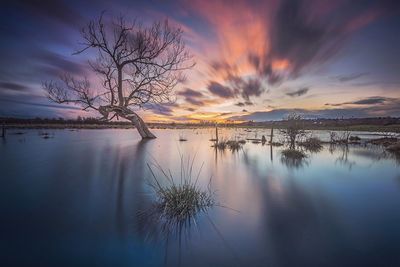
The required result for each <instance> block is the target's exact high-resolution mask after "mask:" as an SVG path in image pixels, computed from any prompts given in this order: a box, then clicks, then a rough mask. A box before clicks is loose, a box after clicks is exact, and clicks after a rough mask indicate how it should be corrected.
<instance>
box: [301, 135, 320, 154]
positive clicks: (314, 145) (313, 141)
mask: <svg viewBox="0 0 400 267" xmlns="http://www.w3.org/2000/svg"><path fill="white" fill-rule="evenodd" d="M298 145H299V146H301V147H304V148H305V149H306V150H308V151H312V152H318V151H320V150H321V149H322V141H321V139H319V138H317V137H310V138H307V139H306V140H305V141H303V142H299V143H298Z"/></svg>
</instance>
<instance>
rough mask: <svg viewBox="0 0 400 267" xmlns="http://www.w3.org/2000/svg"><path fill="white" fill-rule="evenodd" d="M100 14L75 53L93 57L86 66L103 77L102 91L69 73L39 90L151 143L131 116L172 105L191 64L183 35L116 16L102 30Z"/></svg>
mask: <svg viewBox="0 0 400 267" xmlns="http://www.w3.org/2000/svg"><path fill="white" fill-rule="evenodd" d="M103 15H104V12H103V13H102V14H101V15H100V17H99V18H98V19H96V20H92V21H90V22H89V23H88V24H87V25H86V27H84V28H83V29H82V32H81V34H82V37H83V43H82V45H83V48H82V49H81V50H79V51H77V52H75V53H74V54H81V53H83V52H85V51H87V50H89V49H93V50H95V51H96V52H97V58H96V60H94V61H89V65H90V67H91V69H92V70H93V71H94V72H95V73H96V74H97V75H98V76H99V77H100V78H101V81H102V85H101V86H99V87H100V88H93V87H92V86H91V83H90V82H89V81H88V79H86V78H84V79H76V78H75V77H73V76H72V75H69V74H65V75H63V76H62V77H61V80H60V81H58V82H54V81H50V82H45V83H44V84H43V87H44V89H45V90H46V91H47V95H48V97H49V99H50V100H52V101H54V102H56V103H67V104H77V105H80V106H81V107H82V109H83V110H88V109H92V110H96V111H98V112H99V113H100V114H101V115H102V116H103V117H102V118H101V119H102V120H111V119H113V118H114V117H117V118H118V117H122V118H124V119H127V120H129V121H131V122H132V123H133V125H134V126H135V127H136V129H137V130H138V132H139V134H140V135H141V137H142V138H155V136H154V135H153V134H152V133H151V132H150V130H149V129H148V127H147V126H146V124H145V122H144V121H143V120H142V118H140V117H139V116H138V114H137V113H136V112H135V111H136V110H138V109H145V108H148V107H149V106H150V105H154V104H156V105H158V104H165V103H170V102H172V101H173V99H172V97H173V88H174V87H175V86H176V85H177V84H178V83H179V82H181V81H182V80H183V79H184V76H183V71H184V70H185V69H188V68H191V67H192V66H193V65H194V63H193V61H192V56H191V55H190V54H189V53H188V51H187V50H186V48H185V44H184V42H183V41H182V33H183V32H182V30H181V29H180V28H173V27H171V26H170V25H169V24H168V21H167V20H166V21H164V22H156V23H154V24H152V25H151V26H149V27H144V26H142V25H141V24H140V23H138V22H137V21H134V22H132V23H127V22H126V20H125V18H124V17H119V18H118V19H112V20H111V21H110V22H109V23H107V25H106V23H105V21H104V18H103V17H104V16H103Z"/></svg>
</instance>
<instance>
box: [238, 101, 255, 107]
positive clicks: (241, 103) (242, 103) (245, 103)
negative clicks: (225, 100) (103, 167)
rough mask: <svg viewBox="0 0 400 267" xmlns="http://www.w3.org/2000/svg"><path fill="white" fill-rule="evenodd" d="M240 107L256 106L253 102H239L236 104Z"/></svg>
mask: <svg viewBox="0 0 400 267" xmlns="http://www.w3.org/2000/svg"><path fill="white" fill-rule="evenodd" d="M235 105H236V106H238V107H244V106H252V105H254V104H253V102H250V101H246V102H238V103H236V104H235Z"/></svg>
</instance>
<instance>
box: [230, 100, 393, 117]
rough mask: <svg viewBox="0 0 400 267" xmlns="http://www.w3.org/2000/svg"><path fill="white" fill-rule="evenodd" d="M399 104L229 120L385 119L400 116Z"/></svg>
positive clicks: (269, 113)
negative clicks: (298, 117) (295, 117)
mask: <svg viewBox="0 0 400 267" xmlns="http://www.w3.org/2000/svg"><path fill="white" fill-rule="evenodd" d="M399 104H400V103H399V102H397V103H396V104H393V105H387V106H380V107H368V108H337V109H316V110H307V109H275V110H271V111H259V112H253V113H250V114H247V115H242V116H232V117H230V118H229V119H231V120H235V121H248V120H253V121H270V120H282V119H283V118H285V117H286V116H287V115H288V114H290V113H292V112H296V113H297V114H300V115H302V116H303V117H304V118H307V119H316V118H354V117H358V118H367V117H386V116H397V117H398V116H400V105H399Z"/></svg>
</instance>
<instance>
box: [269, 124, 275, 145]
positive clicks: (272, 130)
mask: <svg viewBox="0 0 400 267" xmlns="http://www.w3.org/2000/svg"><path fill="white" fill-rule="evenodd" d="M273 137H274V127H271V136H270V139H269V143H270V144H271V145H272V138H273Z"/></svg>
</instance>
